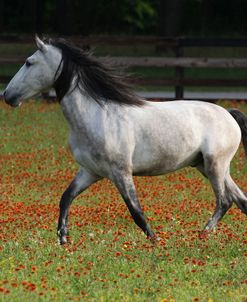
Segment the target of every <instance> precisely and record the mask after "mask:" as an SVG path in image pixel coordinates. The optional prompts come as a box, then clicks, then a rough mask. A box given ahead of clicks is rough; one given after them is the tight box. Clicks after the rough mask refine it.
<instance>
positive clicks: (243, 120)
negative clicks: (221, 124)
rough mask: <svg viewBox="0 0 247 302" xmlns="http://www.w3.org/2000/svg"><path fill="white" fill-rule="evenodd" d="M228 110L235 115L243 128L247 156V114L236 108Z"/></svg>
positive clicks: (243, 140)
mask: <svg viewBox="0 0 247 302" xmlns="http://www.w3.org/2000/svg"><path fill="white" fill-rule="evenodd" d="M228 112H229V113H230V114H231V115H232V116H233V118H234V119H235V120H236V122H237V123H238V125H239V127H240V129H241V134H242V142H243V146H244V151H245V154H246V156H247V115H245V114H244V113H242V112H241V111H239V110H238V109H234V108H233V109H229V110H228Z"/></svg>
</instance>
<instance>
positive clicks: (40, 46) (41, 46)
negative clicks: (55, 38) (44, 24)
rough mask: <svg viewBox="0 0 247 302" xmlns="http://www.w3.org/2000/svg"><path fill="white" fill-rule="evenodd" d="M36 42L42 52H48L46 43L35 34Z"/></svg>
mask: <svg viewBox="0 0 247 302" xmlns="http://www.w3.org/2000/svg"><path fill="white" fill-rule="evenodd" d="M35 42H36V45H37V47H38V49H39V50H40V51H42V52H46V51H47V46H46V45H45V43H44V42H43V41H42V40H41V39H40V38H39V37H38V35H35Z"/></svg>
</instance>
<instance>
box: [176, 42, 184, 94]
mask: <svg viewBox="0 0 247 302" xmlns="http://www.w3.org/2000/svg"><path fill="white" fill-rule="evenodd" d="M177 42H178V43H177V46H176V47H175V55H176V58H179V57H182V56H183V48H182V46H181V44H180V40H179V39H178V40H177ZM175 75H176V86H175V98H176V99H183V97H184V87H183V84H182V80H183V78H184V68H183V67H176V68H175Z"/></svg>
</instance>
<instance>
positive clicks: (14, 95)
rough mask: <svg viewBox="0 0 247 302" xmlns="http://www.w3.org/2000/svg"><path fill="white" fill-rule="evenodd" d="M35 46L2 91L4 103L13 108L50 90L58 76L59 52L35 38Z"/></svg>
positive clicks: (60, 55) (60, 56)
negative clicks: (33, 50)
mask: <svg viewBox="0 0 247 302" xmlns="http://www.w3.org/2000/svg"><path fill="white" fill-rule="evenodd" d="M36 44H37V47H38V50H37V51H36V52H35V53H34V54H33V55H32V56H30V57H28V58H27V60H26V62H25V64H24V65H23V66H22V67H21V68H20V70H19V71H18V72H17V73H16V75H15V76H14V77H13V79H12V80H11V81H10V82H9V84H8V86H7V87H6V89H5V91H4V99H5V101H6V103H7V104H9V105H11V106H13V107H16V106H19V105H20V104H21V102H22V101H23V100H25V99H28V98H30V97H33V96H35V95H37V94H39V93H40V92H42V91H45V90H48V89H49V88H51V87H52V86H53V84H54V81H55V77H56V76H58V74H57V71H58V69H59V65H60V62H61V58H62V54H61V52H60V50H59V49H58V48H56V47H54V46H52V45H49V44H45V43H44V42H43V41H42V40H40V39H39V38H38V37H37V36H36Z"/></svg>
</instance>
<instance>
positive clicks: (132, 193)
mask: <svg viewBox="0 0 247 302" xmlns="http://www.w3.org/2000/svg"><path fill="white" fill-rule="evenodd" d="M113 181H114V183H115V185H116V187H117V188H118V190H119V192H120V194H121V196H122V197H123V199H124V201H125V203H126V205H127V207H128V209H129V211H130V214H131V215H132V217H133V219H134V221H135V223H136V224H137V225H138V226H139V227H140V228H141V229H142V230H143V232H144V233H145V234H146V235H147V236H148V237H149V238H150V239H154V238H155V234H154V232H153V231H152V230H151V228H150V226H149V225H148V224H147V222H146V219H145V216H144V213H143V211H142V209H141V206H140V203H139V200H138V197H137V194H136V189H135V185H134V182H133V178H132V176H131V175H122V174H119V175H117V176H116V175H115V176H114V179H113Z"/></svg>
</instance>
